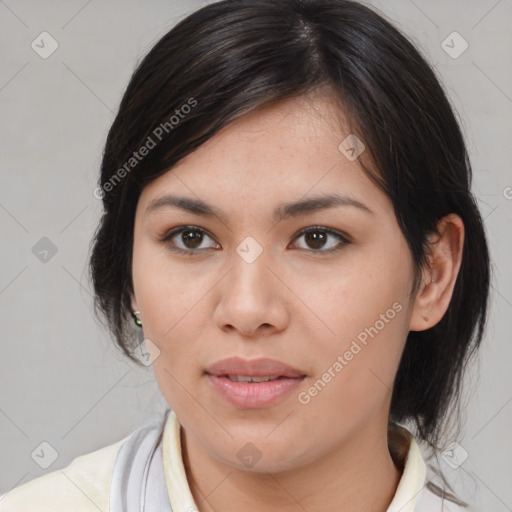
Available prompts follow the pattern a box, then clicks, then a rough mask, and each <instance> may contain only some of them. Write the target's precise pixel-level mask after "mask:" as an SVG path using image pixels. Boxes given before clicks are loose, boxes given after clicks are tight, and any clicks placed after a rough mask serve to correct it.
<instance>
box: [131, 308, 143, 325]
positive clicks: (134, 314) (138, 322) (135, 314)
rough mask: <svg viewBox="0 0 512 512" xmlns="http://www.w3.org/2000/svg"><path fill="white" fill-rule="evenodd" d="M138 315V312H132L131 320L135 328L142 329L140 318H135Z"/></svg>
mask: <svg viewBox="0 0 512 512" xmlns="http://www.w3.org/2000/svg"><path fill="white" fill-rule="evenodd" d="M139 313H140V311H132V316H133V319H134V320H135V324H136V325H137V327H142V322H141V321H140V318H139V317H138V316H137V315H138V314H139Z"/></svg>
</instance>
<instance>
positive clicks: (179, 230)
mask: <svg viewBox="0 0 512 512" xmlns="http://www.w3.org/2000/svg"><path fill="white" fill-rule="evenodd" d="M187 230H188V231H194V232H200V233H203V234H205V235H207V236H208V237H209V238H211V239H212V240H214V239H213V237H212V236H211V235H210V234H209V233H208V232H207V231H206V230H204V229H202V228H200V227H198V226H181V227H179V228H173V229H171V230H170V231H168V232H167V233H165V234H164V235H163V237H162V238H161V239H160V241H161V242H162V243H164V244H166V245H173V246H174V247H169V249H170V250H171V251H173V252H175V253H178V254H183V255H185V256H195V255H196V254H198V253H199V252H201V251H202V250H204V249H196V250H193V249H188V250H185V249H180V248H178V247H176V245H175V244H174V243H173V242H171V239H172V238H174V237H175V236H176V235H180V234H181V233H183V232H185V231H187ZM318 231H320V232H322V233H326V234H327V235H331V236H334V237H336V238H338V239H339V240H340V241H341V242H342V244H341V245H338V246H336V247H334V248H331V249H327V250H320V249H318V250H315V249H301V250H303V251H311V252H314V253H315V254H321V255H322V256H323V255H326V254H332V253H334V252H337V251H339V250H341V249H342V248H343V247H344V246H345V245H348V244H350V243H352V242H351V241H350V240H349V239H348V237H347V236H345V235H343V234H342V233H340V232H338V231H336V230H334V229H331V228H327V227H325V226H309V227H307V228H303V229H301V230H300V231H299V232H298V233H297V235H296V236H295V237H294V238H293V240H296V239H298V238H300V237H301V236H302V235H305V234H307V233H310V232H318ZM208 249H211V247H209V248H208Z"/></svg>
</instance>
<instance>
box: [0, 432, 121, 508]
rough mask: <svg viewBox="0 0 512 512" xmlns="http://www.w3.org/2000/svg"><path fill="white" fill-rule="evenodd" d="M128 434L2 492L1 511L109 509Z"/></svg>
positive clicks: (0, 498) (0, 499)
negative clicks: (114, 474)
mask: <svg viewBox="0 0 512 512" xmlns="http://www.w3.org/2000/svg"><path fill="white" fill-rule="evenodd" d="M125 440H126V438H124V439H122V440H120V441H118V442H116V443H113V444H111V445H108V446H105V447H103V448H100V449H99V450H96V451H94V452H90V453H87V454H85V455H81V456H79V457H76V458H75V459H73V460H72V461H71V463H70V464H69V465H68V466H66V467H65V468H63V469H60V470H56V471H52V472H50V473H48V474H46V475H43V476H40V477H38V478H35V479H33V480H31V481H29V482H27V483H25V484H23V485H20V486H19V487H16V488H14V489H12V490H11V491H9V492H7V493H4V494H3V495H1V496H0V512H34V511H36V510H37V512H59V511H64V510H65V511H66V512H67V511H69V510H73V512H89V511H94V512H97V511H98V509H99V510H108V508H109V505H108V501H109V493H110V484H111V480H112V471H113V467H114V464H115V461H116V458H117V454H118V452H119V449H120V448H121V446H122V444H123V442H124V441H125Z"/></svg>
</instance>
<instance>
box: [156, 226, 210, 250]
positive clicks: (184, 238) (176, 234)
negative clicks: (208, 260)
mask: <svg viewBox="0 0 512 512" xmlns="http://www.w3.org/2000/svg"><path fill="white" fill-rule="evenodd" d="M207 239H210V240H212V238H211V237H210V236H209V235H208V234H207V233H206V231H204V230H203V229H201V228H198V227H196V226H184V227H180V228H176V229H173V230H171V231H170V232H169V233H167V234H166V235H164V237H163V238H162V242H164V243H166V244H167V245H169V246H170V249H171V251H174V252H177V253H180V254H187V255H193V254H194V253H199V252H200V251H201V250H202V249H212V248H213V249H216V248H218V247H219V245H218V244H214V246H213V247H212V246H211V245H210V246H206V247H204V246H203V243H204V242H205V240H207Z"/></svg>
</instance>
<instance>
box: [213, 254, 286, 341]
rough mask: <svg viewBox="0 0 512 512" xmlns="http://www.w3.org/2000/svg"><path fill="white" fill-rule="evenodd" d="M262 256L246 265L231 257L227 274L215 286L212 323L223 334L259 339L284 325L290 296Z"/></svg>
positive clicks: (275, 271) (276, 273)
mask: <svg viewBox="0 0 512 512" xmlns="http://www.w3.org/2000/svg"><path fill="white" fill-rule="evenodd" d="M264 254H265V252H263V253H262V254H261V255H260V256H259V257H258V258H257V259H256V260H255V261H253V262H252V263H248V262H247V261H244V259H242V258H241V257H239V255H238V254H236V253H235V254H234V257H233V266H232V268H231V270H230V271H229V272H228V274H227V276H226V277H225V278H224V279H222V281H221V282H220V283H219V288H218V293H219V294H220V296H219V299H218V301H217V305H216V308H215V311H214V314H213V321H214V323H215V325H216V326H217V327H218V328H219V329H221V330H223V331H224V332H226V333H238V334H239V335H241V336H243V337H249V338H260V337H262V336H269V335H271V334H274V333H276V332H280V331H282V330H284V329H285V328H286V326H287V325H288V322H289V304H288V302H287V296H288V295H289V294H290V292H289V291H288V289H287V287H286V286H285V284H284V283H283V281H282V280H281V279H282V278H281V279H280V278H279V271H278V270H277V269H276V268H275V266H274V268H271V266H269V261H268V260H267V258H266V257H265V256H264ZM287 294H288V295H287Z"/></svg>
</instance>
